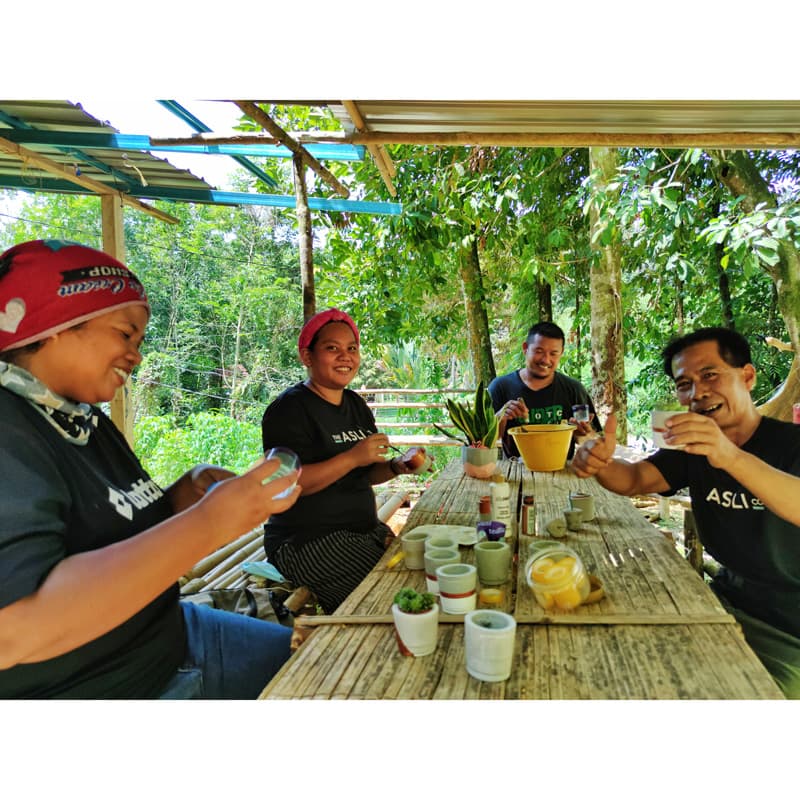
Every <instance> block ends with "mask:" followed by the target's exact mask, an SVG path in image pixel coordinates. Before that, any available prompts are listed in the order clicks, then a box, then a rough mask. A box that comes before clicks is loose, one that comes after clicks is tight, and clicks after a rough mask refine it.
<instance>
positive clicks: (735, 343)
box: [661, 328, 753, 378]
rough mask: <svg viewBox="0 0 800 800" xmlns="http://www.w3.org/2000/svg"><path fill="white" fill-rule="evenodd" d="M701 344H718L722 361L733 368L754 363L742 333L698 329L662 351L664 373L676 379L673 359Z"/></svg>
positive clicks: (723, 329) (726, 329)
mask: <svg viewBox="0 0 800 800" xmlns="http://www.w3.org/2000/svg"><path fill="white" fill-rule="evenodd" d="M700 342H716V343H717V348H718V349H719V354H720V355H721V356H722V360H723V361H725V363H726V364H730V365H731V366H732V367H743V366H744V365H745V364H751V363H752V362H753V359H752V357H751V355H750V345H749V344H748V343H747V339H745V338H744V336H742V334H741V333H737V332H736V331H733V330H731V329H730V328H698V329H697V330H696V331H693V332H692V333H687V334H686V335H685V336H679V337H678V338H676V339H673V340H672V341H671V342H670V343H669V344H668V345H667V346H666V347H665V348H664V349H663V350H662V351H661V358H662V359H663V361H664V373H665V374H666V376H667V377H668V378H674V377H675V376H674V375H673V374H672V359H673V358H675V356H676V355H678V353H680V352H682V351H683V350H685V349H686V348H687V347H691V346H692V345H693V344H699V343H700Z"/></svg>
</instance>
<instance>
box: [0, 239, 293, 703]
mask: <svg viewBox="0 0 800 800" xmlns="http://www.w3.org/2000/svg"><path fill="white" fill-rule="evenodd" d="M149 317H150V307H149V305H148V303H147V297H146V295H145V292H144V289H143V287H142V285H141V283H140V282H139V281H138V280H137V278H136V276H135V275H134V274H133V273H132V272H130V270H128V269H127V268H126V267H125V265H124V264H122V263H120V262H119V261H116V260H115V259H113V258H111V257H110V256H108V255H106V254H105V253H102V252H100V251H98V250H93V249H91V248H88V247H84V246H82V245H79V244H75V243H73V242H64V241H56V240H51V241H44V240H40V241H35V242H25V243H23V244H20V245H17V246H15V247H13V248H11V249H10V250H8V251H6V252H5V253H3V254H2V255H0V492H1V493H2V505H0V698H28V697H30V698H161V697H163V698H194V697H203V698H219V699H227V698H232V699H233V698H241V699H247V698H254V697H257V696H258V693H259V692H260V690H261V689H262V688H263V686H264V685H265V684H266V683H267V682H268V681H269V680H270V678H271V677H272V675H274V674H275V672H276V671H277V670H278V669H279V668H280V666H281V665H282V664H283V663H284V661H285V660H286V659H287V658H288V657H289V654H290V650H289V642H290V636H291V631H290V629H289V628H285V627H282V626H280V625H274V624H271V623H268V622H264V621H262V620H258V619H253V618H249V617H245V616H242V615H238V614H231V613H228V612H224V611H216V610H214V609H209V608H204V607H200V606H196V605H192V604H189V603H181V602H179V592H178V584H177V579H178V578H179V577H180V576H181V575H183V574H184V573H185V572H186V571H187V570H188V569H190V568H191V567H192V566H193V565H194V564H196V563H197V562H198V561H199V560H200V559H201V558H203V557H204V556H205V555H207V554H208V553H210V552H213V551H214V550H216V549H217V548H219V547H221V546H222V545H224V544H226V543H227V542H229V541H231V540H232V539H235V538H236V537H238V536H240V535H241V534H243V533H245V532H247V531H249V530H252V529H253V528H255V527H257V526H258V525H260V524H261V523H262V522H263V521H264V520H265V519H266V518H267V517H269V516H270V515H271V514H274V513H280V512H283V511H287V510H288V509H289V508H290V507H291V506H292V505H293V504H294V502H295V500H296V499H297V496H298V494H299V490H298V489H295V490H294V491H293V492H291V493H290V494H289V496H288V497H286V498H283V499H280V500H275V499H273V498H274V495H275V494H276V493H278V492H280V491H281V490H282V489H286V488H288V487H289V486H290V485H291V484H292V482H293V481H294V480H295V479H296V474H295V473H292V474H290V475H288V476H286V477H284V478H280V479H277V480H275V481H274V482H272V483H269V484H268V485H266V486H265V485H264V484H263V481H264V480H265V479H266V478H267V477H269V476H270V475H271V474H272V473H273V472H274V471H275V470H276V469H277V468H278V464H277V462H276V461H274V460H273V461H266V460H265V461H262V462H260V463H259V464H257V465H256V466H255V467H253V468H252V469H251V470H249V471H248V472H246V473H245V474H243V475H241V476H239V477H237V476H235V475H233V474H232V473H230V472H228V471H226V470H223V469H220V468H218V467H211V466H208V465H203V466H200V467H196V468H195V469H194V470H192V471H191V472H190V473H187V474H186V475H184V476H183V477H181V478H180V479H178V480H177V481H176V482H175V483H174V484H172V485H171V486H169V487H167V488H164V489H162V488H161V487H160V486H158V485H157V484H156V483H155V482H154V481H153V480H152V479H151V478H150V476H149V475H148V474H147V473H146V472H145V471H144V469H143V468H142V466H141V464H140V463H139V461H138V460H137V458H136V456H135V455H134V453H133V452H132V451H131V449H130V447H129V446H128V444H127V442H126V441H125V439H124V437H123V436H122V435H121V434H120V433H119V432H118V431H117V429H116V428H115V426H114V425H113V424H112V423H111V421H110V420H109V419H108V418H107V417H106V416H105V414H104V413H103V412H102V411H101V410H100V409H99V408H97V407H96V405H95V404H97V403H101V402H105V401H110V400H111V399H112V398H113V396H114V394H115V392H116V391H117V389H118V388H119V387H120V386H122V385H123V384H124V383H125V381H126V380H127V378H128V376H129V375H130V374H131V372H132V371H133V369H134V367H136V365H137V364H139V362H140V361H141V355H140V353H139V348H140V346H141V343H142V340H143V337H144V332H145V327H146V325H147V322H148V319H149ZM215 482H220V484H219V486H218V487H217V488H216V489H215V491H214V492H213V493H210V494H207V489H208V488H209V486H210V485H211V484H212V483H215Z"/></svg>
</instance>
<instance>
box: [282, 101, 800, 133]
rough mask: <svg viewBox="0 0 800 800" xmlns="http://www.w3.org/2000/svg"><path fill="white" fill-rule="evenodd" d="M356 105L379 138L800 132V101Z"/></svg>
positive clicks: (337, 107) (332, 104) (335, 106)
mask: <svg viewBox="0 0 800 800" xmlns="http://www.w3.org/2000/svg"><path fill="white" fill-rule="evenodd" d="M273 102H280V101H273ZM294 102H295V103H299V102H300V101H294ZM355 102H356V104H357V105H358V109H359V111H360V112H361V116H362V117H363V118H364V121H365V123H366V126H367V129H368V130H369V131H372V132H375V133H378V132H381V133H435V132H446V133H453V132H460V133H487V132H494V133H552V132H562V133H586V134H594V133H633V134H635V133H678V134H680V133H714V132H730V133H734V132H754V133H761V134H769V133H798V132H800V101H796V100H774V101H773V100H709V101H700V100H631V101H615V100H558V101H541V100H508V101H503V100H469V101H455V100H356V101H355ZM314 103H317V104H319V103H320V101H314ZM310 104H311V103H310V102H309V105H310ZM326 104H327V105H328V107H329V108H330V109H331V111H332V112H333V113H334V115H335V116H336V118H337V119H338V120H339V121H340V122H341V124H342V126H343V127H344V128H345V129H346V130H348V131H352V130H353V127H354V126H353V123H352V121H351V119H350V116H349V115H348V114H347V112H346V110H345V108H344V106H343V105H342V103H341V101H339V100H332V101H327V103H326Z"/></svg>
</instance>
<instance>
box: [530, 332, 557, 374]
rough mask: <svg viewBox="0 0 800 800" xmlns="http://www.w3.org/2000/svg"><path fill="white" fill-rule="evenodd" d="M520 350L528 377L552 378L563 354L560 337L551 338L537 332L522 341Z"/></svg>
mask: <svg viewBox="0 0 800 800" xmlns="http://www.w3.org/2000/svg"><path fill="white" fill-rule="evenodd" d="M522 352H523V353H525V366H526V368H527V370H528V375H529V376H530V377H532V378H536V379H539V380H543V379H546V378H551V379H552V377H553V375H554V374H555V371H556V370H557V369H558V362H559V361H561V356H563V355H564V343H563V342H562V341H561V339H551V338H549V337H547V336H542V335H541V334H538V333H537V334H535V335H534V336H533V338H532V339H531V340H530V341H525V342H523V344H522Z"/></svg>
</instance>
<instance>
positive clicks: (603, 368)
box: [589, 147, 628, 445]
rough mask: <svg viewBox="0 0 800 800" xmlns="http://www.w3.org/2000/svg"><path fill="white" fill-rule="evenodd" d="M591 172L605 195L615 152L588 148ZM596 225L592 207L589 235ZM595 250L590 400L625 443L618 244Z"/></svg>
mask: <svg viewBox="0 0 800 800" xmlns="http://www.w3.org/2000/svg"><path fill="white" fill-rule="evenodd" d="M589 165H590V170H591V172H592V173H595V172H599V179H598V183H597V184H596V185H595V190H596V191H598V192H603V193H605V192H606V186H607V184H608V183H609V182H611V181H612V180H614V179H615V178H616V173H617V151H616V150H611V149H609V148H606V147H590V148H589ZM598 222H599V219H598V215H597V211H596V207H595V206H594V204H593V205H592V211H591V214H590V224H591V226H592V229H593V230H592V233H594V228H595V227H596V226H597V224H598ZM592 247H593V248H594V249H596V250H597V251H598V257H597V258H596V259H594V261H593V263H592V267H591V271H590V273H589V286H590V291H591V325H592V331H591V342H592V397H593V400H594V404H595V408H596V409H597V412H598V413H599V414H600V416H601V418H605V417H607V416H608V414H610V413H611V412H612V411H615V412H616V414H617V439H618V441H619V443H620V444H622V445H626V444H627V443H628V426H627V414H628V396H627V393H626V391H625V348H624V343H623V337H622V267H621V255H620V246H619V242H618V241H616V240H615V241H612V242H611V243H610V244H608V245H603V246H601V245H599V244H593V245H592Z"/></svg>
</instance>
